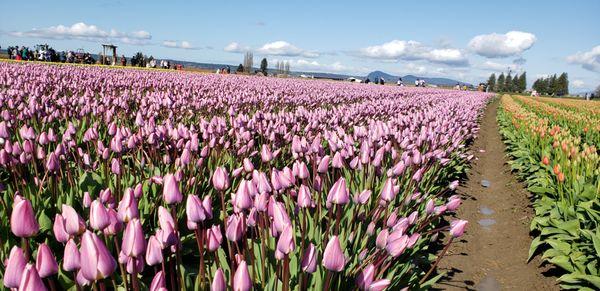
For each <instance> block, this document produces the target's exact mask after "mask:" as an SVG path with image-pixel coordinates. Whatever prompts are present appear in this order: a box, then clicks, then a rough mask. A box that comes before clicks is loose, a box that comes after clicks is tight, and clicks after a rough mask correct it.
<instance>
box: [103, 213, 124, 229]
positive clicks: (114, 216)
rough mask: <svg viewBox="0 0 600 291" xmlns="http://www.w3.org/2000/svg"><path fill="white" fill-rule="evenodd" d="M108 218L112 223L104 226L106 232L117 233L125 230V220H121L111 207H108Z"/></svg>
mask: <svg viewBox="0 0 600 291" xmlns="http://www.w3.org/2000/svg"><path fill="white" fill-rule="evenodd" d="M107 213H108V219H109V221H110V224H109V225H108V226H107V227H106V228H104V234H106V235H115V234H117V233H119V232H121V231H122V230H123V222H121V221H120V220H119V218H118V214H117V212H116V211H115V210H114V209H112V208H109V209H107Z"/></svg>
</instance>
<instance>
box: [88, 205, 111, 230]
mask: <svg viewBox="0 0 600 291" xmlns="http://www.w3.org/2000/svg"><path fill="white" fill-rule="evenodd" d="M109 224H110V217H109V215H108V210H107V209H106V208H105V207H104V205H102V202H100V200H99V199H96V200H94V201H93V202H92V204H91V206H90V227H91V228H92V229H95V230H104V229H105V228H106V227H107V226H108V225H109Z"/></svg>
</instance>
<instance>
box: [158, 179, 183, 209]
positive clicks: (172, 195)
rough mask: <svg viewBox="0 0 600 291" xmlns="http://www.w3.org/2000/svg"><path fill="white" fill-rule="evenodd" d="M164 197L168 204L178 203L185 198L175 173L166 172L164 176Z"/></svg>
mask: <svg viewBox="0 0 600 291" xmlns="http://www.w3.org/2000/svg"><path fill="white" fill-rule="evenodd" d="M163 199H164V200H165V202H166V203H167V204H169V205H170V204H174V203H175V204H177V203H179V202H181V201H182V200H183V195H182V194H181V192H180V191H179V184H178V183H177V180H176V179H175V176H173V174H166V175H165V176H164V177H163Z"/></svg>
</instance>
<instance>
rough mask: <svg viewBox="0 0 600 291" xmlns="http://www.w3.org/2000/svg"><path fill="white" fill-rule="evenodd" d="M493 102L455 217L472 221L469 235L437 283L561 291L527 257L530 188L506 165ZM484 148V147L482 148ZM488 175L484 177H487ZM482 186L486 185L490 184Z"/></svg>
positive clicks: (450, 287) (456, 247)
mask: <svg viewBox="0 0 600 291" xmlns="http://www.w3.org/2000/svg"><path fill="white" fill-rule="evenodd" d="M498 104H499V101H498V100H495V101H494V102H493V103H491V104H490V105H489V106H488V107H487V109H486V111H485V115H484V117H483V119H482V124H481V130H480V133H479V137H478V139H477V140H476V141H475V144H474V145H473V147H472V150H473V152H474V153H475V156H476V157H477V158H478V159H477V160H475V161H474V163H473V168H472V169H471V171H470V173H469V175H468V180H467V181H466V182H463V183H461V184H462V185H461V187H459V189H458V193H459V194H460V195H461V196H462V198H463V199H464V202H463V204H462V205H461V207H460V208H459V209H458V213H457V217H459V218H461V219H466V220H468V221H469V225H468V227H467V232H466V234H465V235H464V236H463V237H462V239H461V241H460V242H455V243H453V245H452V246H451V247H450V249H449V252H448V255H447V256H446V257H444V258H443V260H442V261H441V262H440V267H439V269H438V270H439V272H447V273H448V275H447V277H446V278H445V279H443V280H442V281H441V282H440V283H439V284H437V285H436V286H435V287H436V288H439V289H444V290H558V286H557V285H556V283H555V282H554V281H555V279H554V278H552V277H545V276H544V275H543V274H542V273H543V272H544V271H545V270H544V269H542V268H540V267H538V266H539V265H540V261H539V259H538V258H534V259H533V260H532V261H531V262H530V263H529V264H528V263H527V262H526V260H527V254H528V251H529V245H530V243H531V237H530V236H529V223H530V221H531V218H532V209H531V208H529V207H528V206H529V204H530V202H529V193H528V192H527V191H526V190H525V189H524V188H523V186H522V185H521V184H520V183H519V182H518V181H517V180H516V178H515V177H514V176H513V175H512V174H511V173H510V168H509V166H508V165H506V164H505V161H506V157H505V152H504V144H503V143H502V140H501V138H500V134H499V132H498V124H497V122H496V112H497V109H498ZM480 150H481V151H480ZM484 180H485V181H484ZM488 182H489V185H488V187H484V186H483V184H487V183H488Z"/></svg>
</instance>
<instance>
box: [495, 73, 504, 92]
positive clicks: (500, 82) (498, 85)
mask: <svg viewBox="0 0 600 291" xmlns="http://www.w3.org/2000/svg"><path fill="white" fill-rule="evenodd" d="M504 79H505V78H504V73H501V74H500V76H498V81H497V82H496V92H504V91H505V90H504Z"/></svg>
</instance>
